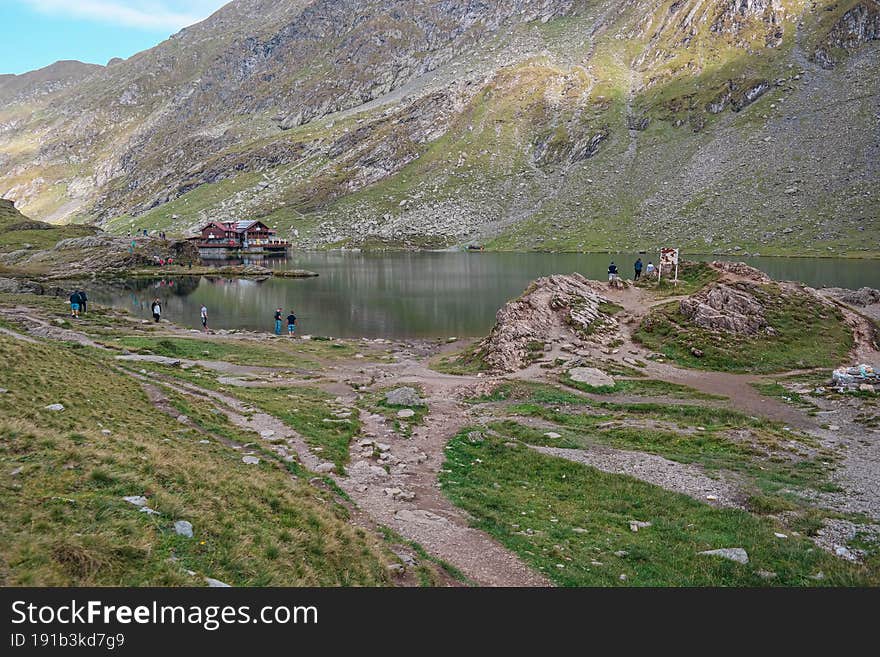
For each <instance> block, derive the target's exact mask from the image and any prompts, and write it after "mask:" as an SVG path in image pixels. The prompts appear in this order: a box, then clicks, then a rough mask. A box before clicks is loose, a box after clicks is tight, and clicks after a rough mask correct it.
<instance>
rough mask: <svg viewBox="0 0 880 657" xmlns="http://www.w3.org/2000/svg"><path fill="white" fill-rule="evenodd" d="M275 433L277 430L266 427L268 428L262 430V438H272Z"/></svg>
mask: <svg viewBox="0 0 880 657" xmlns="http://www.w3.org/2000/svg"><path fill="white" fill-rule="evenodd" d="M274 435H275V432H274V431H272V429H266V430H264V431H261V432H260V437H261V438H271V437H272V436H274Z"/></svg>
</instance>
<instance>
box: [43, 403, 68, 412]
mask: <svg viewBox="0 0 880 657" xmlns="http://www.w3.org/2000/svg"><path fill="white" fill-rule="evenodd" d="M46 410H47V411H55V412H56V413H57V412H59V411H63V410H64V406H63V405H61V404H49V405H48V406H47V407H46Z"/></svg>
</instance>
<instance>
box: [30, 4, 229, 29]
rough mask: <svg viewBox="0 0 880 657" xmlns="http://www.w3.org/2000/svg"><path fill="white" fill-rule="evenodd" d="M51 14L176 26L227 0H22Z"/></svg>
mask: <svg viewBox="0 0 880 657" xmlns="http://www.w3.org/2000/svg"><path fill="white" fill-rule="evenodd" d="M21 1H22V2H24V4H26V5H29V6H30V7H32V8H33V9H36V10H37V11H40V12H42V13H44V14H47V15H50V16H68V17H71V18H81V19H87V20H93V21H99V22H102V23H111V24H114V25H124V26H127V27H136V28H142V29H159V30H174V31H176V30H179V29H181V28H183V27H186V26H187V25H192V24H193V23H197V22H199V21H200V20H202V19H204V18H206V17H208V16H209V15H210V14H211V13H212V12H214V11H215V10H217V9H218V8H220V7H222V6H223V5H224V4H226V3H227V2H228V1H229V0H21Z"/></svg>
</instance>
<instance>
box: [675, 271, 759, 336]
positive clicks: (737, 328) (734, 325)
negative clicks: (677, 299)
mask: <svg viewBox="0 0 880 657" xmlns="http://www.w3.org/2000/svg"><path fill="white" fill-rule="evenodd" d="M748 290H749V287H748V286H747V285H745V284H736V285H727V284H724V283H715V284H713V285H709V286H708V287H705V288H703V289H702V290H701V291H700V292H697V293H696V294H695V295H693V296H691V297H688V298H687V299H683V300H682V301H681V303H680V304H679V309H680V310H681V314H682V315H684V316H685V317H687V318H688V319H690V320H691V321H692V322H693V323H694V324H696V325H697V326H701V327H703V328H707V329H712V330H721V331H727V332H729V333H746V334H751V335H753V334H755V333H758V332H759V331H760V330H762V329H764V328H766V327H767V320H766V319H765V317H764V307H763V306H762V305H761V303H760V302H759V301H758V299H757V298H756V297H755V296H754V295H753V294H752V293H751V292H749V291H748Z"/></svg>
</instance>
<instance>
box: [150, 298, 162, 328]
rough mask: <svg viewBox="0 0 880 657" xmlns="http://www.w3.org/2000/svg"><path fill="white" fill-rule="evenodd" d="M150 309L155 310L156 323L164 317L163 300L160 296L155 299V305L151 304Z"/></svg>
mask: <svg viewBox="0 0 880 657" xmlns="http://www.w3.org/2000/svg"><path fill="white" fill-rule="evenodd" d="M150 310H152V311H153V319H154V320H156V323H158V322H159V320H160V319H162V302H161V301H159V298H158V297H157V298H156V299H154V300H153V305H152V306H150Z"/></svg>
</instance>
